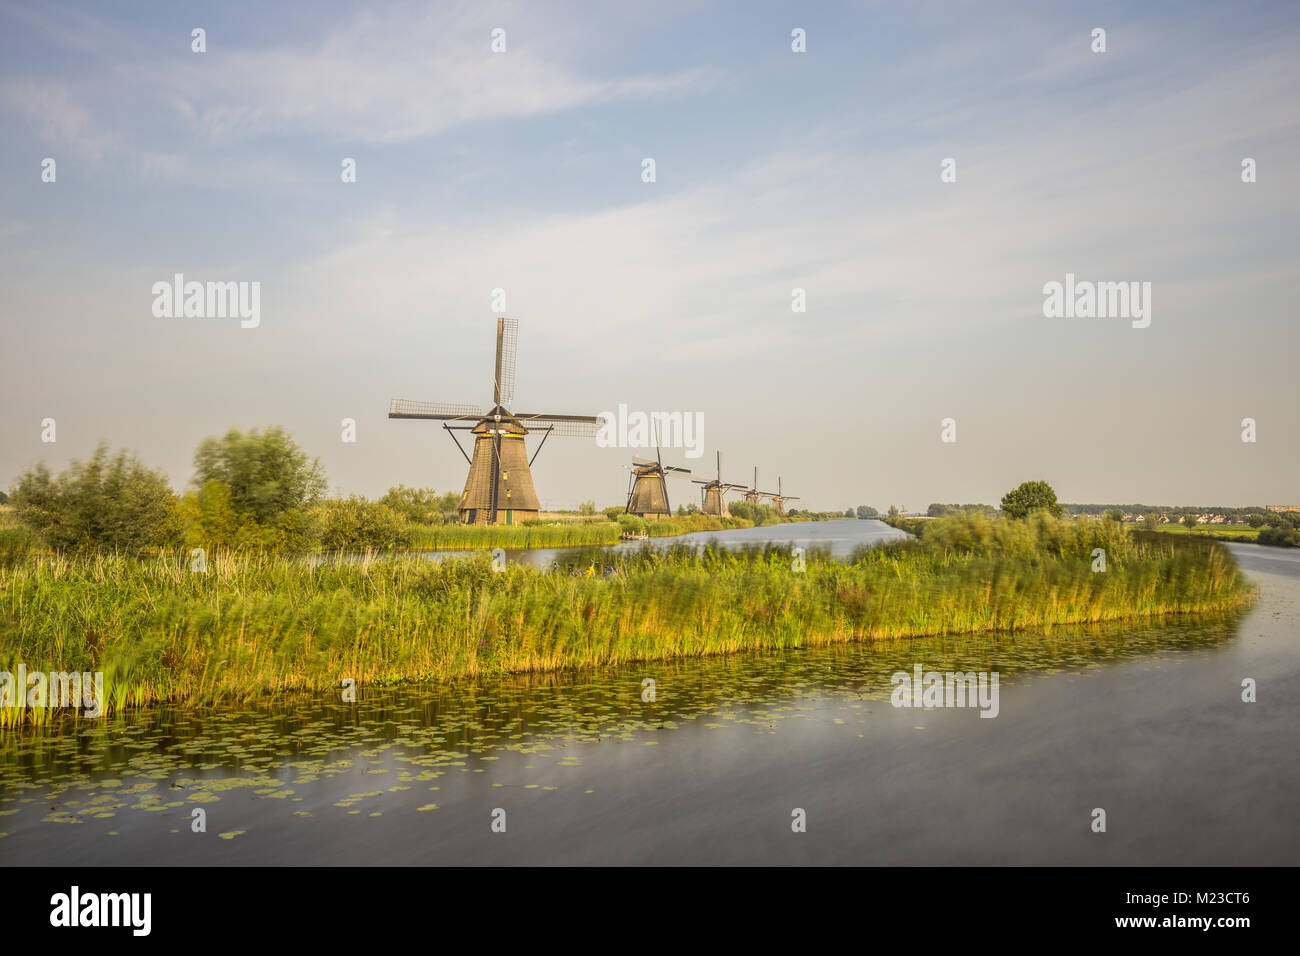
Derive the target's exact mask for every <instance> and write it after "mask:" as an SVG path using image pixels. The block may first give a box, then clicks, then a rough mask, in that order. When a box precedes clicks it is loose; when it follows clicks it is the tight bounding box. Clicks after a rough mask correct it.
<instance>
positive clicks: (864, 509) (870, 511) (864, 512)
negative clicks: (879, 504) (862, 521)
mask: <svg viewBox="0 0 1300 956" xmlns="http://www.w3.org/2000/svg"><path fill="white" fill-rule="evenodd" d="M858 517H859V518H879V517H880V512H879V511H877V510H876V509H875V508H873V507H871V506H870V505H858Z"/></svg>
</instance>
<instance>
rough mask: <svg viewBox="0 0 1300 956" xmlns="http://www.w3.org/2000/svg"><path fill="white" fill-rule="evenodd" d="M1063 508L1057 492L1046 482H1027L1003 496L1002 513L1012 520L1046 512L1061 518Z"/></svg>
mask: <svg viewBox="0 0 1300 956" xmlns="http://www.w3.org/2000/svg"><path fill="white" fill-rule="evenodd" d="M1062 510H1063V509H1062V508H1061V506H1060V505H1059V504H1057V503H1056V492H1055V491H1053V490H1052V486H1051V485H1049V484H1048V483H1047V482H1045V481H1026V482H1024V483H1023V484H1021V485H1020V486H1019V487H1016V488H1013V489H1012V490H1011V491H1008V492H1007V493H1006V494H1005V495H1003V496H1002V511H1003V512H1004V513H1005V514H1007V515H1009V516H1010V517H1012V518H1024V517H1027V516H1028V515H1029V514H1030V513H1031V512H1034V511H1046V512H1047V513H1048V514H1050V515H1052V516H1053V517H1057V518H1059V517H1060V516H1061V514H1062Z"/></svg>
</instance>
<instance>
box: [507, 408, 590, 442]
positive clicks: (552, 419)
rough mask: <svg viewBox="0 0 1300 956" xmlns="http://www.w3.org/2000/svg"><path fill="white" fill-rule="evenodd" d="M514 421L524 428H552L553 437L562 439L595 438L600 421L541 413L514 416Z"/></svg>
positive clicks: (583, 416) (584, 416) (583, 417)
mask: <svg viewBox="0 0 1300 956" xmlns="http://www.w3.org/2000/svg"><path fill="white" fill-rule="evenodd" d="M514 418H515V420H516V421H517V422H519V424H521V425H523V426H524V427H525V428H532V427H534V426H535V427H537V428H539V429H542V428H545V427H546V426H548V425H549V426H553V427H554V430H553V431H552V432H551V434H553V435H559V436H561V437H563V438H595V437H596V432H597V431H599V430H600V419H599V418H597V417H596V416H594V415H548V414H545V413H543V412H536V413H528V414H523V415H515V416H514Z"/></svg>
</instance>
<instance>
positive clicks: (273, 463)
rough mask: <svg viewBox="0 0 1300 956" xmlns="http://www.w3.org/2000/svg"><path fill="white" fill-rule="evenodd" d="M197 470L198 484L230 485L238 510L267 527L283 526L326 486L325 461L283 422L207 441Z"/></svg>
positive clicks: (201, 447)
mask: <svg viewBox="0 0 1300 956" xmlns="http://www.w3.org/2000/svg"><path fill="white" fill-rule="evenodd" d="M194 471H195V476H194V483H195V484H196V485H198V486H199V487H200V488H202V487H203V486H205V485H207V484H208V483H209V482H212V481H219V482H221V483H222V484H223V485H225V486H226V487H227V488H229V489H230V506H231V508H232V510H233V511H234V512H235V514H236V515H251V516H252V518H253V520H254V521H256V522H257V523H258V524H262V525H279V524H283V523H284V522H285V521H286V519H289V517H290V515H291V514H292V513H294V512H299V511H301V509H303V508H305V507H306V506H307V505H309V504H313V503H314V502H315V501H316V500H317V499H319V498H320V496H321V495H323V494H324V493H325V487H326V486H325V474H324V472H323V471H322V470H321V466H320V461H319V459H315V458H311V459H309V458H308V457H307V455H306V453H305V452H303V450H302V449H301V448H299V447H298V444H297V443H296V442H295V441H294V440H293V439H292V438H290V437H289V435H288V434H287V433H286V432H285V431H284V429H282V428H279V427H278V426H272V427H270V428H267V429H266V430H264V431H260V430H258V429H256V428H254V429H252V430H251V431H249V432H247V433H245V432H241V431H240V430H239V429H237V428H232V429H230V431H228V432H226V434H225V435H223V436H222V437H220V438H205V439H203V441H202V442H200V443H199V447H198V450H197V451H195V453H194Z"/></svg>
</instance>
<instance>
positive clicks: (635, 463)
mask: <svg viewBox="0 0 1300 956" xmlns="http://www.w3.org/2000/svg"><path fill="white" fill-rule="evenodd" d="M690 473H691V470H690V469H689V468H678V467H677V466H676V465H669V466H668V467H667V468H665V467H664V461H663V456H662V455H660V453H659V448H658V447H657V446H656V447H655V460H654V461H642V460H639V459H636V458H633V459H632V475H631V477H630V478H629V479H628V480H629V482H630V483H631V488H629V489H628V493H627V509H626V510H627V513H628V514H633V515H636V516H637V517H638V518H658V517H660V516H663V517H667V516H669V515H671V514H672V513H673V507H672V505H671V504H669V502H668V482H666V481H665V480H664V478H665V477H666V476H670V475H671V476H673V477H677V478H684V477H685V476H687V475H689V474H690Z"/></svg>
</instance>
